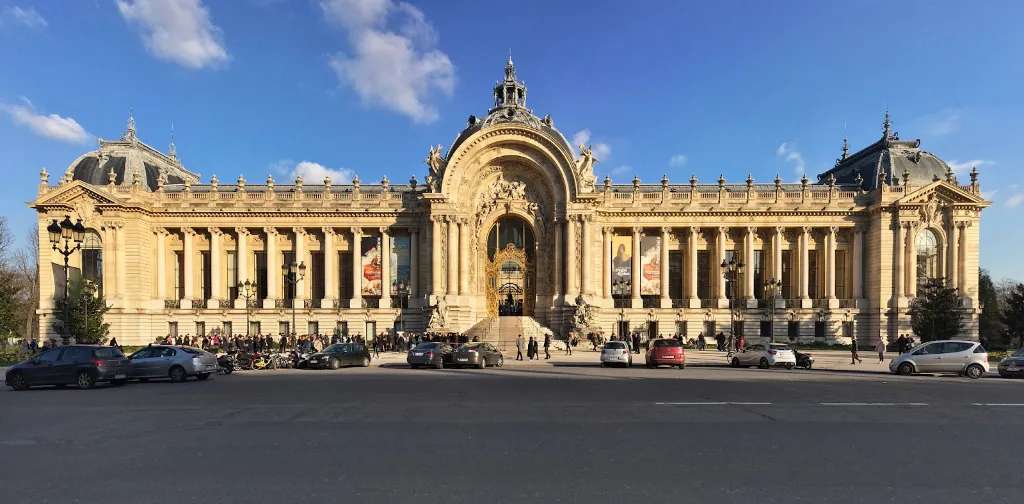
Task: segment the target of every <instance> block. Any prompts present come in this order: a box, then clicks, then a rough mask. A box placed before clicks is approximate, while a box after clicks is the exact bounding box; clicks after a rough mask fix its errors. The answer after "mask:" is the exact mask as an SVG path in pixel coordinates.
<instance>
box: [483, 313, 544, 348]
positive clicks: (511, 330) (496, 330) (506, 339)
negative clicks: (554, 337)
mask: <svg viewBox="0 0 1024 504" xmlns="http://www.w3.org/2000/svg"><path fill="white" fill-rule="evenodd" d="M466 334H467V335H468V336H469V338H470V339H473V338H479V340H480V341H487V342H489V343H493V344H494V345H495V346H497V347H498V348H499V349H500V350H501V351H502V352H515V350H516V336H518V335H520V334H522V335H523V339H525V340H526V341H529V340H530V337H531V336H532V337H534V338H536V339H537V341H538V342H540V343H539V344H541V345H542V344H543V342H544V326H542V325H540V323H539V322H537V321H536V320H535V319H534V318H533V317H490V318H486V319H484V320H481V321H480V322H478V323H477V324H476V325H474V326H473V327H471V328H470V329H469V330H468V331H466ZM524 351H525V348H524Z"/></svg>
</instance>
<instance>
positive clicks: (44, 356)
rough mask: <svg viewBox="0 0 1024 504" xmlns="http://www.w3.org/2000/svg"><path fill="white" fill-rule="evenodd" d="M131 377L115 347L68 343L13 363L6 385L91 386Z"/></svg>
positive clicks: (116, 383) (122, 381)
mask: <svg viewBox="0 0 1024 504" xmlns="http://www.w3.org/2000/svg"><path fill="white" fill-rule="evenodd" d="M127 378H128V361H127V359H125V358H124V354H122V353H121V350H118V349H117V348H116V347H108V346H100V345H67V346H62V347H60V348H54V349H51V350H47V351H45V352H43V353H41V354H39V355H36V356H35V357H32V358H31V359H28V360H26V361H24V362H21V363H18V364H15V365H14V366H11V367H10V368H9V369H8V370H7V373H6V380H7V385H8V386H9V387H11V388H13V389H15V390H26V389H28V388H29V387H34V386H36V385H57V386H64V385H78V388H82V389H87V388H91V387H92V386H93V385H95V384H96V383H97V382H110V383H112V384H114V385H120V384H122V383H124V382H125V380H126V379H127Z"/></svg>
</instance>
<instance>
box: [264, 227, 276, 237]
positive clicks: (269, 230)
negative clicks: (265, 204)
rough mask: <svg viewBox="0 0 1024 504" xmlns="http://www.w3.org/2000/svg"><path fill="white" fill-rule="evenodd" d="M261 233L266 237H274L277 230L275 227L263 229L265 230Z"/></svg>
mask: <svg viewBox="0 0 1024 504" xmlns="http://www.w3.org/2000/svg"><path fill="white" fill-rule="evenodd" d="M263 233H264V234H266V235H267V236H271V235H276V234H277V228H275V227H265V228H263Z"/></svg>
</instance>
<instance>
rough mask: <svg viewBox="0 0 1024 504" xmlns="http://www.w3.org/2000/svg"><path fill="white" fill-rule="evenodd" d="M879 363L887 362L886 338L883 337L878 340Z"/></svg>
mask: <svg viewBox="0 0 1024 504" xmlns="http://www.w3.org/2000/svg"><path fill="white" fill-rule="evenodd" d="M877 349H878V362H884V361H885V336H881V337H879V339H878V345H877Z"/></svg>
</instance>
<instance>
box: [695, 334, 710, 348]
mask: <svg viewBox="0 0 1024 504" xmlns="http://www.w3.org/2000/svg"><path fill="white" fill-rule="evenodd" d="M707 346H708V340H707V338H705V337H704V333H703V332H702V333H700V334H698V335H697V350H700V351H702V352H703V351H704V350H705V349H707Z"/></svg>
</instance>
